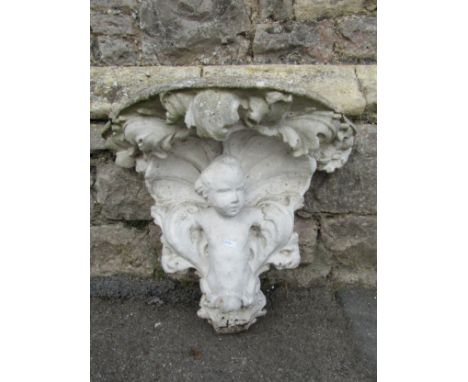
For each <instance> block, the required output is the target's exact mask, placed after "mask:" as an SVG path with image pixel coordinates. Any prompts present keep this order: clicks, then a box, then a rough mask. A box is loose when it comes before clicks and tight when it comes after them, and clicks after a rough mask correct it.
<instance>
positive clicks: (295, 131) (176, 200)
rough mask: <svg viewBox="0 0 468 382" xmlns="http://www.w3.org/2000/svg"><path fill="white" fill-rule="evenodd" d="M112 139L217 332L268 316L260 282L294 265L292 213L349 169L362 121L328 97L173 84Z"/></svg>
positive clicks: (126, 113) (138, 108) (152, 95)
mask: <svg viewBox="0 0 468 382" xmlns="http://www.w3.org/2000/svg"><path fill="white" fill-rule="evenodd" d="M111 130H112V136H110V137H109V138H108V140H107V144H108V145H109V147H111V148H113V149H114V150H115V151H116V152H117V155H116V163H117V164H118V165H120V166H123V167H127V168H131V167H134V166H135V168H136V171H138V172H140V173H143V174H144V177H145V182H146V186H147V188H148V190H149V192H150V194H151V196H152V197H153V199H154V201H155V204H154V206H153V207H152V210H151V214H152V217H153V218H154V221H155V223H156V224H158V225H159V226H160V227H161V229H162V232H163V235H162V237H161V241H162V243H163V251H162V258H161V262H162V265H163V268H164V270H165V271H166V272H168V273H175V272H182V271H186V270H188V269H189V268H193V269H195V270H196V272H197V274H198V275H199V277H200V288H201V291H202V293H203V295H202V299H201V301H200V310H199V311H198V316H199V317H201V318H205V319H207V320H208V321H209V322H210V323H211V324H212V325H213V327H214V328H215V330H216V331H217V332H221V333H232V332H237V331H241V330H245V329H247V328H248V327H249V326H250V325H252V324H253V323H254V322H255V321H256V318H257V317H259V316H262V315H264V314H265V313H266V311H265V310H264V306H265V304H266V300H265V296H264V295H263V293H262V291H261V290H260V279H259V275H260V274H261V273H262V272H264V271H266V270H268V269H269V267H270V266H271V265H273V266H274V267H276V268H278V269H288V268H295V267H297V266H298V265H299V262H300V255H299V247H298V235H297V233H295V232H294V211H295V210H296V209H298V208H300V207H301V205H302V202H303V195H304V193H305V192H306V191H307V189H308V188H309V186H310V181H311V178H312V175H313V173H314V172H315V171H316V170H321V171H326V172H332V171H334V170H335V169H337V168H340V167H341V166H343V164H344V163H345V162H346V161H347V159H348V157H349V155H350V152H351V149H352V146H353V142H354V135H355V130H354V127H353V125H352V124H351V123H350V122H349V121H348V120H347V119H346V118H345V117H344V116H343V115H342V114H340V113H338V112H336V111H335V110H333V109H332V108H331V107H330V106H329V105H327V104H326V102H324V101H323V100H321V99H320V98H319V97H317V98H315V97H313V98H312V97H306V96H304V95H303V94H292V93H291V92H285V91H280V90H277V89H271V88H270V89H268V88H265V89H262V88H260V89H241V88H237V89H233V88H217V87H210V88H205V89H200V88H191V87H186V88H183V87H180V86H179V87H175V89H173V90H171V89H169V90H166V91H163V92H160V91H155V92H151V91H150V92H148V93H147V94H145V95H144V96H143V97H141V98H140V99H137V100H136V101H134V102H129V103H128V104H127V105H125V107H123V108H120V109H118V110H117V111H116V112H115V113H114V115H113V120H112V129H111Z"/></svg>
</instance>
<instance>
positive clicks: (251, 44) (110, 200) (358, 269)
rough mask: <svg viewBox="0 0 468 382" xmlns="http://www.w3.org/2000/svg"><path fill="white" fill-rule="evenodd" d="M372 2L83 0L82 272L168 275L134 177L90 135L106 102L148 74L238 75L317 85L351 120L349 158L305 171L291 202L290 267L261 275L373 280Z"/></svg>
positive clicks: (150, 80) (292, 280) (102, 118)
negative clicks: (296, 242)
mask: <svg viewBox="0 0 468 382" xmlns="http://www.w3.org/2000/svg"><path fill="white" fill-rule="evenodd" d="M375 13H376V5H375V1H368V0H244V1H242V0H233V1H227V0H226V1H225V0H220V1H216V0H181V1H179V0H175V1H169V0H166V1H163V0H151V1H150V0H141V1H139V0H114V1H111V0H92V1H91V65H92V68H91V128H90V132H91V275H92V276H111V275H116V274H127V275H133V276H139V277H156V278H165V277H167V276H166V275H164V273H163V271H162V269H161V266H160V263H159V254H160V251H161V244H160V241H159V235H160V231H159V229H158V227H156V226H155V224H154V223H153V222H152V221H151V217H150V206H151V204H152V201H151V198H150V196H149V194H148V192H147V191H146V188H145V185H144V183H143V180H142V178H141V177H140V176H139V175H138V174H136V173H135V172H134V171H132V170H126V169H122V168H119V167H117V166H116V165H115V163H113V160H114V157H113V154H112V153H111V152H110V151H108V150H107V149H106V147H105V142H104V140H103V139H102V137H101V132H102V129H103V127H104V125H105V123H106V121H107V119H108V116H109V113H110V110H111V107H112V105H114V104H116V103H118V102H120V101H122V100H123V99H125V98H127V97H131V95H132V94H135V93H136V92H138V91H139V90H141V89H143V88H145V87H148V86H150V85H154V84H160V83H170V82H172V81H176V80H179V79H187V78H195V77H199V76H204V77H212V78H213V79H216V77H217V76H220V75H223V76H232V77H235V78H239V77H246V76H249V77H252V78H258V79H262V78H265V77H267V78H276V79H283V78H284V80H285V81H291V83H293V84H294V83H297V84H300V85H301V86H302V87H306V88H308V89H310V91H315V92H318V93H319V94H321V95H322V96H324V97H325V98H327V99H328V100H329V101H331V102H332V103H333V104H335V105H336V106H337V107H338V108H340V109H341V110H342V111H343V112H344V113H345V114H346V115H348V116H349V117H350V118H351V119H352V120H353V121H354V122H355V124H356V126H357V130H358V133H357V140H356V145H355V148H354V150H353V153H352V155H351V157H350V160H349V161H348V163H347V164H346V165H345V166H344V168H343V169H341V170H338V171H336V172H335V173H333V174H324V173H316V174H315V175H314V177H313V179H312V187H311V189H310V190H309V191H308V192H307V193H306V195H305V204H304V207H303V208H302V209H301V210H300V211H298V212H297V217H296V230H297V231H298V232H299V236H300V247H301V254H302V263H301V265H300V267H299V268H298V269H295V270H291V271H280V272H277V271H275V270H272V271H270V272H268V273H267V274H266V277H268V278H269V279H270V280H271V281H286V282H288V283H289V284H291V285H294V286H310V285H314V284H321V283H324V282H334V283H360V284H364V285H368V286H374V285H375V283H376V133H377V129H376V122H377V119H376V111H377V106H376V65H375V62H376V15H375ZM213 64H217V65H223V66H205V65H213ZM227 64H235V65H238V64H239V65H240V66H225V65H227ZM244 64H253V65H254V66H252V65H249V66H243V65H244ZM261 64H301V65H261ZM304 64H327V65H304ZM332 64H333V65H332ZM346 64H353V65H346ZM355 64H360V65H355ZM362 64H365V65H362Z"/></svg>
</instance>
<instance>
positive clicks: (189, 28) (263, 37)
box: [91, 0, 377, 66]
mask: <svg viewBox="0 0 468 382" xmlns="http://www.w3.org/2000/svg"><path fill="white" fill-rule="evenodd" d="M376 10H377V5H376V0H114V1H111V0H91V63H92V65H96V66H107V65H118V66H121V65H124V66H133V65H228V64H230V65H233V64H234V65H239V64H317V63H319V64H339V63H348V64H368V63H375V62H376V48H377V47H376V28H377V25H376Z"/></svg>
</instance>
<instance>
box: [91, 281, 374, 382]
mask: <svg viewBox="0 0 468 382" xmlns="http://www.w3.org/2000/svg"><path fill="white" fill-rule="evenodd" d="M265 292H266V294H267V298H268V305H267V310H268V313H267V315H266V316H264V317H261V318H259V320H258V322H257V323H256V324H254V325H253V326H252V327H251V328H250V329H249V330H248V331H247V332H243V333H240V334H234V335H217V334H216V333H215V332H214V331H213V329H212V328H211V326H209V325H208V324H207V323H206V322H205V321H204V320H201V319H199V318H198V317H197V316H196V311H197V308H198V299H199V292H198V290H197V289H196V288H194V287H193V286H190V285H189V286H185V287H184V286H182V285H180V284H176V283H173V282H170V281H167V282H164V283H159V284H151V285H149V284H147V283H145V282H144V281H140V282H135V280H123V281H122V280H118V279H114V280H105V279H102V280H93V282H92V287H91V294H92V298H91V381H93V382H94V381H95V382H98V381H109V382H110V381H112V382H119V381H127V382H128V381H131V382H138V381H142V382H143V381H145V382H146V381H207V382H208V381H216V382H218V381H285V382H286V381H288V382H289V381H301V382H303V381H324V382H332V381H346V382H348V381H360V382H361V381H375V380H376V293H375V290H366V289H356V288H354V289H345V290H338V291H334V290H331V289H329V288H324V287H323V288H313V289H299V290H297V289H296V290H291V289H289V290H288V289H287V288H285V287H276V288H273V287H271V288H270V289H268V290H266V291H265Z"/></svg>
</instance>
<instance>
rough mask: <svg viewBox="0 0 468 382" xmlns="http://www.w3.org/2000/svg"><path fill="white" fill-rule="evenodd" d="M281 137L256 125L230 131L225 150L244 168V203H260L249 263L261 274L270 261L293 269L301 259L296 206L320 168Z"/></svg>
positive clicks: (255, 206)
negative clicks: (293, 152) (262, 131)
mask: <svg viewBox="0 0 468 382" xmlns="http://www.w3.org/2000/svg"><path fill="white" fill-rule="evenodd" d="M290 150H291V148H290V147H289V146H288V145H287V144H285V143H283V142H282V141H281V140H279V139H278V138H273V137H266V136H263V135H260V134H258V133H257V132H255V131H254V130H243V131H240V132H236V133H233V134H231V135H230V137H229V138H228V139H227V141H226V142H224V153H225V154H229V155H232V156H234V157H236V158H237V159H238V160H239V161H240V163H241V166H242V168H243V170H244V171H245V173H246V204H247V205H249V206H251V207H253V208H258V209H259V210H260V211H261V215H262V219H261V222H260V224H259V225H258V229H257V230H253V232H252V234H251V241H250V243H251V252H252V253H253V254H254V256H253V258H252V260H251V263H250V265H251V267H252V270H253V271H254V272H256V273H257V274H260V273H261V272H263V271H265V270H267V269H268V264H273V265H275V266H276V267H277V268H294V267H295V266H297V265H298V264H299V261H300V257H299V249H298V245H297V234H296V233H294V232H293V229H294V211H295V210H296V209H297V208H299V207H301V205H302V201H303V196H302V195H303V194H304V193H305V191H306V190H307V189H308V188H309V185H310V181H311V178H312V174H313V172H314V171H315V168H316V162H315V159H314V158H313V157H311V156H309V155H303V156H300V157H294V156H292V155H290V154H289V152H290Z"/></svg>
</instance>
